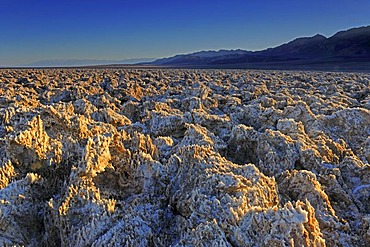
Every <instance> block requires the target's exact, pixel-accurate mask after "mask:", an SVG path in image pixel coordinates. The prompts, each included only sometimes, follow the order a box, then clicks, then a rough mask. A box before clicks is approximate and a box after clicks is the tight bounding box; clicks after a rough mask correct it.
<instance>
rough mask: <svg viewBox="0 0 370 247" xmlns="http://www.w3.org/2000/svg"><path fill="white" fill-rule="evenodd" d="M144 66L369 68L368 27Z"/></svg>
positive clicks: (199, 53)
mask: <svg viewBox="0 0 370 247" xmlns="http://www.w3.org/2000/svg"><path fill="white" fill-rule="evenodd" d="M147 64H148V65H154V66H165V67H189V68H261V69H266V68H271V69H295V68H296V69H302V68H303V69H307V68H312V69H338V70H346V69H348V70H370V26H366V27H359V28H352V29H349V30H346V31H340V32H338V33H336V34H334V35H333V36H331V37H329V38H327V37H325V36H323V35H320V34H317V35H315V36H313V37H304V38H297V39H295V40H293V41H291V42H288V43H286V44H283V45H280V46H277V47H274V48H268V49H265V50H261V51H246V50H240V49H239V50H219V51H200V52H195V53H191V54H184V55H176V56H173V57H169V58H162V59H158V60H155V61H153V62H151V63H147Z"/></svg>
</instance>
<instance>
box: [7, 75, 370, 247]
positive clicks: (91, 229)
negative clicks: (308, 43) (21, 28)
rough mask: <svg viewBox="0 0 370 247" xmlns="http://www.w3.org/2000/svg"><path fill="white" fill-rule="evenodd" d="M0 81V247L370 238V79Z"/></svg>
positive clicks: (330, 242)
mask: <svg viewBox="0 0 370 247" xmlns="http://www.w3.org/2000/svg"><path fill="white" fill-rule="evenodd" d="M0 81H1V83H0V93H1V96H0V124H1V125H0V215H1V217H0V244H1V245H18V246H19V245H27V246H369V245H370V200H369V199H370V198H369V196H370V186H369V184H370V166H369V161H370V107H369V106H370V95H369V82H370V75H369V74H360V73H324V72H320V73H319V72H284V71H282V72H276V71H274V72H271V71H243V70H135V69H132V70H119V69H95V70H91V69H79V70H74V69H63V70H62V69H48V70H36V69H35V70H0Z"/></svg>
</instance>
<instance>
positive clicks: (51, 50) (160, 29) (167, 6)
mask: <svg viewBox="0 0 370 247" xmlns="http://www.w3.org/2000/svg"><path fill="white" fill-rule="evenodd" d="M369 10H370V1H368V0H356V1H355V0H336V1H334V0H310V1H300V0H281V1H277V0H274V1H273V0H244V1H241V0H212V1H211V0H204V1H202V0H196V1H195V0H171V1H169V0H168V1H163V0H152V1H147V0H121V1H118V0H66V1H62V0H59V1H52V0H0V66H2V67H4V66H17V65H23V64H27V63H31V62H34V61H40V60H49V59H108V60H121V59H129V58H161V57H169V56H172V55H175V54H184V53H190V52H195V51H200V50H219V49H246V50H261V49H265V48H268V47H274V46H277V45H280V44H282V43H286V42H288V41H290V40H292V39H294V38H297V37H307V36H313V35H315V34H317V33H319V34H323V35H325V36H331V35H333V34H334V33H336V32H337V31H340V30H346V29H349V28H352V27H359V26H367V25H370V15H369Z"/></svg>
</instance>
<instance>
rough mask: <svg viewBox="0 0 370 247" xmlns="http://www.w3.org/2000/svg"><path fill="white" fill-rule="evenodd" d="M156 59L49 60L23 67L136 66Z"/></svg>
mask: <svg viewBox="0 0 370 247" xmlns="http://www.w3.org/2000/svg"><path fill="white" fill-rule="evenodd" d="M154 60H155V58H131V59H123V60H104V59H48V60H41V61H36V62H32V63H28V64H23V65H21V66H25V67H66V66H71V67H73V66H90V65H91V66H94V65H110V64H136V63H143V62H152V61H154Z"/></svg>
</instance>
